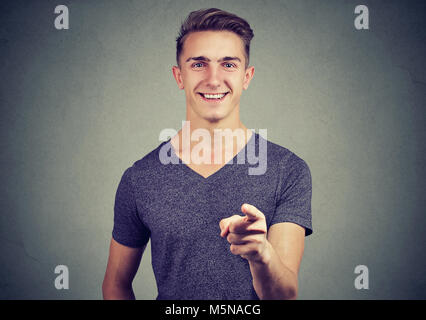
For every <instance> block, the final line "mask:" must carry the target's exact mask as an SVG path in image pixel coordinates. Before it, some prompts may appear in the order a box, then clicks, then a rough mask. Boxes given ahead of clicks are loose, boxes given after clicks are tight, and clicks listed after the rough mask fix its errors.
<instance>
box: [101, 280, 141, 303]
mask: <svg viewBox="0 0 426 320" xmlns="http://www.w3.org/2000/svg"><path fill="white" fill-rule="evenodd" d="M102 294H103V298H104V300H135V294H134V292H133V288H132V286H131V285H130V286H121V285H116V284H104V285H103V286H102Z"/></svg>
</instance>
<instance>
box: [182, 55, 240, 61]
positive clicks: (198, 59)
mask: <svg viewBox="0 0 426 320" xmlns="http://www.w3.org/2000/svg"><path fill="white" fill-rule="evenodd" d="M191 60H194V61H206V62H210V61H211V60H210V59H209V58H206V57H204V56H199V57H189V58H188V59H186V61H185V62H189V61H191ZM224 61H239V62H241V59H240V58H238V57H223V58H220V59H219V60H217V62H224Z"/></svg>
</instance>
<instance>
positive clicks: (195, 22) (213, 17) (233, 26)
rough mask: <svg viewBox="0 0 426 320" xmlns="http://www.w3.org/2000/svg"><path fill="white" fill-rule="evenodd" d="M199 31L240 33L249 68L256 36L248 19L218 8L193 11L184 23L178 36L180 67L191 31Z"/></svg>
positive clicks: (246, 64) (177, 59)
mask: <svg viewBox="0 0 426 320" xmlns="http://www.w3.org/2000/svg"><path fill="white" fill-rule="evenodd" d="M197 31H230V32H233V33H235V34H236V35H238V36H239V37H240V38H241V40H242V41H243V43H244V53H245V58H246V59H245V60H246V63H245V67H246V69H247V67H248V64H249V57H250V41H251V39H253V37H254V34H253V30H252V29H251V28H250V25H249V24H248V22H247V21H246V20H244V19H242V18H240V17H238V16H237V15H235V14H232V13H229V12H226V11H223V10H220V9H216V8H210V9H201V10H198V11H193V12H191V13H190V14H189V15H188V17H187V18H186V19H185V21H184V22H183V23H182V25H181V28H180V31H179V36H178V37H177V38H176V61H177V64H178V66H179V67H180V63H179V58H180V55H181V53H182V49H183V44H184V42H185V40H186V38H187V37H188V35H189V34H190V33H192V32H197Z"/></svg>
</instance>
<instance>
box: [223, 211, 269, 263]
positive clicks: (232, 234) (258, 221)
mask: <svg viewBox="0 0 426 320" xmlns="http://www.w3.org/2000/svg"><path fill="white" fill-rule="evenodd" d="M241 211H242V212H243V213H244V214H245V216H239V215H233V216H231V217H229V218H225V219H222V220H221V221H220V223H219V226H220V236H221V237H222V238H224V237H226V239H227V240H228V242H229V243H230V244H231V246H230V250H231V252H232V253H233V254H235V255H240V256H241V257H243V258H244V259H247V260H248V261H252V262H262V263H265V262H266V261H267V259H269V255H270V254H269V251H268V250H269V246H268V244H269V243H268V240H267V238H266V233H267V228H266V219H265V215H264V214H263V213H262V212H261V211H260V210H258V209H257V208H256V207H255V206H252V205H250V204H247V203H245V204H243V205H242V206H241Z"/></svg>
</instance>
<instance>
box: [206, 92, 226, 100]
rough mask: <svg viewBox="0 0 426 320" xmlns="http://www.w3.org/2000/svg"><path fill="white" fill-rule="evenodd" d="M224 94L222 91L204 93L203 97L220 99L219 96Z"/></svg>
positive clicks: (221, 96)
mask: <svg viewBox="0 0 426 320" xmlns="http://www.w3.org/2000/svg"><path fill="white" fill-rule="evenodd" d="M224 96H225V94H224V93H222V94H206V93H205V94H204V97H205V98H207V99H221V98H223V97H224Z"/></svg>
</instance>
